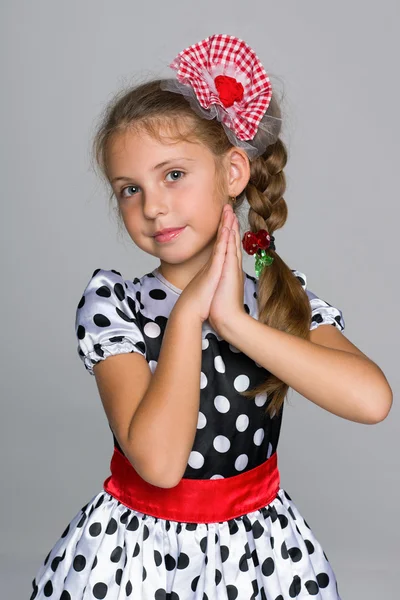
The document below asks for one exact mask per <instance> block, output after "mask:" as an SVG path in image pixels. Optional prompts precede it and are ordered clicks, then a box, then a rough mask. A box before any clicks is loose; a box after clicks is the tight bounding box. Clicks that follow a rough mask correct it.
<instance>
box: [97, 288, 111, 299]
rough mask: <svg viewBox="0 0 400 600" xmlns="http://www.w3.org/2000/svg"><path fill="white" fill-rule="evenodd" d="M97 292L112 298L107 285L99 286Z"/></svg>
mask: <svg viewBox="0 0 400 600" xmlns="http://www.w3.org/2000/svg"><path fill="white" fill-rule="evenodd" d="M96 294H97V295H98V296H101V297H102V298H110V296H111V290H110V288H109V287H107V286H106V285H102V286H101V287H99V288H97V290H96Z"/></svg>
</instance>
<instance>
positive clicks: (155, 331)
mask: <svg viewBox="0 0 400 600" xmlns="http://www.w3.org/2000/svg"><path fill="white" fill-rule="evenodd" d="M143 331H144V333H145V334H146V335H147V337H149V338H157V337H158V336H159V335H160V333H161V329H160V326H159V325H157V323H154V321H150V322H149V323H146V325H145V326H144V327H143Z"/></svg>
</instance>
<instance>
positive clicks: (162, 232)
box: [154, 227, 183, 237]
mask: <svg viewBox="0 0 400 600" xmlns="http://www.w3.org/2000/svg"><path fill="white" fill-rule="evenodd" d="M179 229H183V227H167V228H166V229H162V230H161V231H160V232H159V233H156V234H155V235H154V237H157V236H159V235H165V234H166V233H171V232H173V231H178V230H179Z"/></svg>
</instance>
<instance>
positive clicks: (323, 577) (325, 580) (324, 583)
mask: <svg viewBox="0 0 400 600" xmlns="http://www.w3.org/2000/svg"><path fill="white" fill-rule="evenodd" d="M317 581H318V585H319V587H320V588H326V587H328V584H329V575H328V574H327V573H319V574H318V575H317Z"/></svg>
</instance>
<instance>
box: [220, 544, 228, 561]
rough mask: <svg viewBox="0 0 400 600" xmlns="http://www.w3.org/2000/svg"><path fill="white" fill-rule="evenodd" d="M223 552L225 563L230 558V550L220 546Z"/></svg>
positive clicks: (222, 558) (222, 557) (222, 559)
mask: <svg viewBox="0 0 400 600" xmlns="http://www.w3.org/2000/svg"><path fill="white" fill-rule="evenodd" d="M220 551H221V561H222V562H225V561H226V560H227V558H228V556H229V548H228V546H220Z"/></svg>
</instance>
